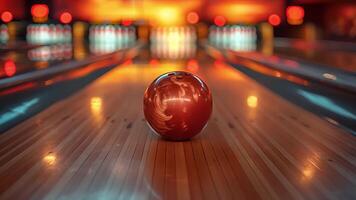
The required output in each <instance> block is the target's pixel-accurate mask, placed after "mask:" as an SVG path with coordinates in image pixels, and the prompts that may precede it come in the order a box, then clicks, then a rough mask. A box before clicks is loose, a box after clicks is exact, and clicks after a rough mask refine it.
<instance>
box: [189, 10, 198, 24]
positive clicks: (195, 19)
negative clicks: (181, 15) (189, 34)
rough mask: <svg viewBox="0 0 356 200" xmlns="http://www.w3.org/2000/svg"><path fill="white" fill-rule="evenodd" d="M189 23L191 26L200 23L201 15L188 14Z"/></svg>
mask: <svg viewBox="0 0 356 200" xmlns="http://www.w3.org/2000/svg"><path fill="white" fill-rule="evenodd" d="M187 21H188V23H190V24H196V23H198V22H199V15H198V13H196V12H190V13H188V14H187Z"/></svg>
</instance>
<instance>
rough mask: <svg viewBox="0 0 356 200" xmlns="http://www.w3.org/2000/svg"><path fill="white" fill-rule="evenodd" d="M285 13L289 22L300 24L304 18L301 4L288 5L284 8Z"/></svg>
mask: <svg viewBox="0 0 356 200" xmlns="http://www.w3.org/2000/svg"><path fill="white" fill-rule="evenodd" d="M286 15H287V21H288V23H289V24H292V25H299V24H302V23H303V18H304V8H303V7H301V6H288V7H287V10H286Z"/></svg>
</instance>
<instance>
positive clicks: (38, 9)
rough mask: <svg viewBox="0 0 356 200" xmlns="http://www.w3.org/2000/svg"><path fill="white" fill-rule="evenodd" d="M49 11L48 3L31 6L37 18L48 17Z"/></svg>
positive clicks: (33, 14)
mask: <svg viewBox="0 0 356 200" xmlns="http://www.w3.org/2000/svg"><path fill="white" fill-rule="evenodd" d="M48 13H49V9H48V6H47V5H46V4H35V5H33V6H32V7H31V14H32V16H33V17H37V18H43V17H47V16H48Z"/></svg>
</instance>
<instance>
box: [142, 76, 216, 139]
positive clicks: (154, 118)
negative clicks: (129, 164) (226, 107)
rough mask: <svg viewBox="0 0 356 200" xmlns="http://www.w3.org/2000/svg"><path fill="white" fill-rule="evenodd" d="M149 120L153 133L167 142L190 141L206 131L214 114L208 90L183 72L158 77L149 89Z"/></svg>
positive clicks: (145, 107) (146, 100)
mask: <svg viewBox="0 0 356 200" xmlns="http://www.w3.org/2000/svg"><path fill="white" fill-rule="evenodd" d="M143 110H144V115H145V118H146V120H147V122H148V124H149V126H150V127H151V128H152V130H153V131H154V132H155V133H157V134H158V135H160V136H162V138H164V139H167V140H175V141H180V140H188V139H190V138H192V137H194V136H196V135H197V134H198V133H200V132H201V131H202V129H203V128H204V127H205V126H206V124H207V122H208V120H209V118H210V115H211V113H212V96H211V92H210V90H209V88H208V86H207V85H206V84H205V83H204V82H203V81H202V80H201V79H200V78H199V77H197V76H195V75H193V74H190V73H188V72H183V71H174V72H168V73H165V74H162V75H160V76H159V77H157V78H156V79H155V80H154V81H153V82H152V83H151V84H150V86H149V87H148V88H147V89H146V91H145V94H144V100H143Z"/></svg>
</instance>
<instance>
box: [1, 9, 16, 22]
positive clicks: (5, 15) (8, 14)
mask: <svg viewBox="0 0 356 200" xmlns="http://www.w3.org/2000/svg"><path fill="white" fill-rule="evenodd" d="M12 19H13V15H12V13H11V12H9V11H5V12H3V13H2V14H1V20H2V21H3V22H5V23H8V22H11V21H12Z"/></svg>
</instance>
